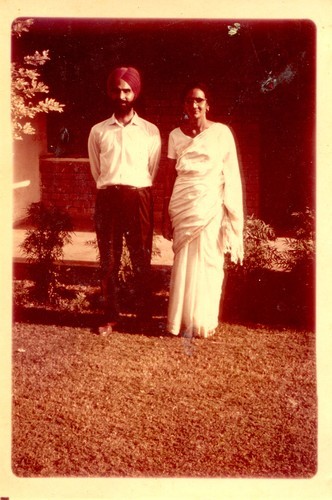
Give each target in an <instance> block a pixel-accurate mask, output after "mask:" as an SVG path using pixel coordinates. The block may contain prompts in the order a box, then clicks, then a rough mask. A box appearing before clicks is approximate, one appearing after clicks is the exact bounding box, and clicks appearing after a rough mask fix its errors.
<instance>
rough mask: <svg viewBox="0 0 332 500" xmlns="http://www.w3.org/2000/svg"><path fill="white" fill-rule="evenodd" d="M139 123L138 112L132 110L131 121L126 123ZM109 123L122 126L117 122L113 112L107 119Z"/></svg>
mask: <svg viewBox="0 0 332 500" xmlns="http://www.w3.org/2000/svg"><path fill="white" fill-rule="evenodd" d="M139 123H140V117H139V116H138V114H137V113H136V111H134V116H133V117H132V119H131V121H130V122H129V123H128V124H127V126H128V125H139ZM109 124H110V125H119V126H120V127H122V126H123V125H122V124H121V123H119V122H118V120H117V119H116V118H115V114H114V113H113V115H112V116H111V118H110V119H109Z"/></svg>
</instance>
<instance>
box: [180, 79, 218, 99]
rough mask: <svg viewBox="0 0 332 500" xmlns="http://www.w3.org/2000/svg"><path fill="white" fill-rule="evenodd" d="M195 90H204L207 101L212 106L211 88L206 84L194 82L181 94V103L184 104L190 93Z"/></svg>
mask: <svg viewBox="0 0 332 500" xmlns="http://www.w3.org/2000/svg"><path fill="white" fill-rule="evenodd" d="M193 89H200V90H203V92H204V95H205V98H206V100H207V101H208V103H209V104H211V100H212V94H211V90H210V88H209V86H208V85H207V84H206V83H204V82H193V83H190V84H188V85H186V86H185V88H184V89H183V91H182V93H181V101H182V102H184V101H185V99H186V96H187V94H188V92H190V91H191V90H193Z"/></svg>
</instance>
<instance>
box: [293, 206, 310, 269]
mask: <svg viewBox="0 0 332 500" xmlns="http://www.w3.org/2000/svg"><path fill="white" fill-rule="evenodd" d="M292 219H293V233H294V238H287V240H286V242H287V246H288V260H289V263H290V266H291V268H293V269H301V270H302V271H303V270H306V271H313V267H314V262H315V241H316V231H315V215H314V213H313V211H312V210H311V209H310V208H308V207H307V208H306V209H305V210H304V211H303V212H294V213H293V214H292Z"/></svg>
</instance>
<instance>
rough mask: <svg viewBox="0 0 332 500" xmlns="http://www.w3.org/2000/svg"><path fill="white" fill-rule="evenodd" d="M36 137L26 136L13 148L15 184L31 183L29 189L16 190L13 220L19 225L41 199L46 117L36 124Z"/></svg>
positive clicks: (45, 143) (45, 146) (45, 148)
mask: <svg viewBox="0 0 332 500" xmlns="http://www.w3.org/2000/svg"><path fill="white" fill-rule="evenodd" d="M34 125H35V127H36V134H35V135H26V136H25V137H24V138H23V140H19V141H18V140H17V141H15V142H14V147H13V153H14V154H13V159H14V169H13V182H14V183H16V182H22V181H30V184H29V185H28V186H27V187H22V188H18V189H15V190H14V195H13V196H14V199H13V220H14V225H19V224H20V223H21V222H22V221H23V220H24V218H25V215H26V209H27V207H28V205H30V203H33V202H38V201H40V199H41V193H40V174H39V158H40V156H41V155H42V154H45V152H46V151H47V140H46V126H45V119H44V117H39V118H38V119H36V121H35V123H34Z"/></svg>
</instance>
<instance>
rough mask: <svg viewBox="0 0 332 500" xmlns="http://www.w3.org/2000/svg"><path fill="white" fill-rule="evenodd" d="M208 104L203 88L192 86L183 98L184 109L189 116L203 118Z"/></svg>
mask: <svg viewBox="0 0 332 500" xmlns="http://www.w3.org/2000/svg"><path fill="white" fill-rule="evenodd" d="M208 110H209V105H208V102H207V99H206V97H205V93H204V91H203V90H201V89H198V88H194V89H191V90H189V92H188V93H187V95H186V97H185V100H184V111H185V113H186V114H187V115H188V116H189V118H194V119H196V120H197V119H199V118H204V117H205V115H206V112H207V111H208Z"/></svg>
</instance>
